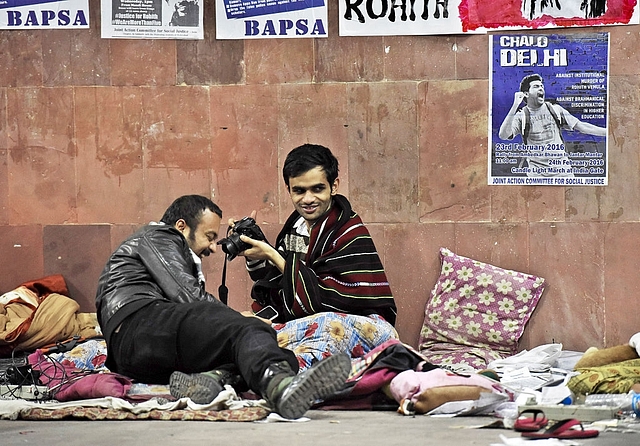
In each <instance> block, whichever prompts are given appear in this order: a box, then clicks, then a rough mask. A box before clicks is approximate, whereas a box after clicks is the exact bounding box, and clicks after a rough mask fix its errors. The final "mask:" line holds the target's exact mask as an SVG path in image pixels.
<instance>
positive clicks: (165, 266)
mask: <svg viewBox="0 0 640 446" xmlns="http://www.w3.org/2000/svg"><path fill="white" fill-rule="evenodd" d="M154 299H163V300H168V301H172V302H177V303H180V302H194V301H203V300H206V301H212V302H217V303H218V304H220V305H224V304H223V303H221V302H220V301H219V300H217V299H216V298H215V297H214V296H212V295H211V294H209V293H208V292H207V291H205V289H204V286H203V285H202V284H201V283H200V281H199V279H198V269H197V266H196V263H195V262H194V260H193V257H192V255H191V250H190V248H189V245H188V244H187V241H186V240H185V238H184V236H183V235H182V234H181V233H180V232H179V231H178V230H177V229H175V228H173V227H172V226H169V225H166V224H150V225H147V226H144V227H143V228H141V229H140V230H138V231H137V232H136V233H135V234H133V235H132V236H131V237H129V238H128V239H127V240H125V241H124V242H123V243H122V244H121V245H120V247H119V248H118V249H117V250H116V251H115V252H114V253H113V254H112V255H111V257H110V258H109V260H108V261H107V264H106V266H105V268H104V270H103V271H102V274H101V275H100V279H99V281H98V291H97V293H96V309H97V316H98V322H99V323H100V327H101V328H102V331H103V334H104V336H105V338H106V339H107V341H108V340H109V339H110V337H111V333H112V332H113V330H115V328H116V327H117V326H118V325H119V324H120V323H121V322H122V321H123V320H124V319H125V318H126V317H127V316H128V315H130V314H132V313H134V312H135V311H137V310H138V309H140V308H141V307H142V306H144V305H147V304H148V303H151V302H153V300H154Z"/></svg>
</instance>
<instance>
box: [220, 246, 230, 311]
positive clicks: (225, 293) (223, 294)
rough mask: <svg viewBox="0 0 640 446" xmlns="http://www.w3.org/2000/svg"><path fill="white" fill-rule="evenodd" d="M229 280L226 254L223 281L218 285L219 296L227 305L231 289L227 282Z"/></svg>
mask: <svg viewBox="0 0 640 446" xmlns="http://www.w3.org/2000/svg"><path fill="white" fill-rule="evenodd" d="M226 281H227V256H226V255H225V256H224V266H223V267H222V283H220V286H219V287H218V296H219V297H220V302H222V303H223V304H225V305H227V301H228V300H229V289H228V288H227V285H226V284H225V282H226Z"/></svg>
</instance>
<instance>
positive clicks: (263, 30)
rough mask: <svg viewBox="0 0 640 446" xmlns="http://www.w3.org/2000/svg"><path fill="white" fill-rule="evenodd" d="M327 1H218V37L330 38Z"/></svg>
mask: <svg viewBox="0 0 640 446" xmlns="http://www.w3.org/2000/svg"><path fill="white" fill-rule="evenodd" d="M328 32H329V23H328V21H327V5H326V3H325V0H216V38H218V39H245V40H246V39H273V38H278V39H286V38H298V39H299V38H305V37H306V38H309V37H311V38H318V37H327V36H328Z"/></svg>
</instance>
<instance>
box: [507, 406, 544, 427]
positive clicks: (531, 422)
mask: <svg viewBox="0 0 640 446" xmlns="http://www.w3.org/2000/svg"><path fill="white" fill-rule="evenodd" d="M529 414H531V415H533V416H527V415H529ZM548 423H549V420H548V419H547V417H546V416H545V415H544V412H543V411H541V410H540V409H526V410H523V411H522V412H520V414H519V415H518V419H517V420H516V422H515V424H514V425H513V429H514V430H515V431H516V432H535V431H539V430H540V429H542V428H543V427H545V426H546V425H547V424H548Z"/></svg>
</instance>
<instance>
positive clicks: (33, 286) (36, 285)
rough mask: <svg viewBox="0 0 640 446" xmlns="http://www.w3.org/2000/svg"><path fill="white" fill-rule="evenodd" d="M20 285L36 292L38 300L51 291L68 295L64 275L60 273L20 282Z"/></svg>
mask: <svg viewBox="0 0 640 446" xmlns="http://www.w3.org/2000/svg"><path fill="white" fill-rule="evenodd" d="M20 286H23V287H25V288H28V289H30V290H31V291H33V292H34V293H36V294H37V295H38V296H39V297H40V300H42V299H44V298H45V297H47V296H48V295H49V294H51V293H58V294H62V295H63V296H67V297H68V296H69V289H68V288H67V283H66V282H65V280H64V277H62V275H60V274H53V275H51V276H46V277H43V278H41V279H36V280H32V281H30V282H24V283H22V284H20Z"/></svg>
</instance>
